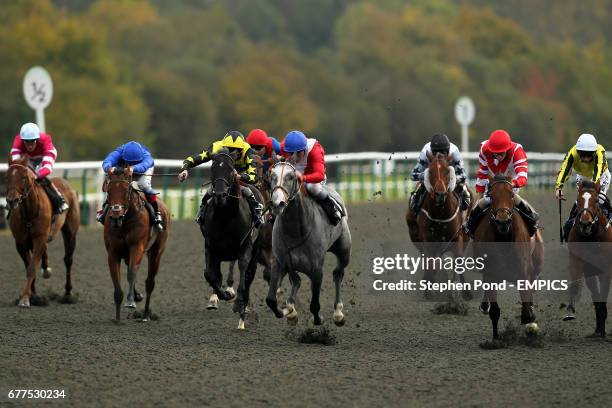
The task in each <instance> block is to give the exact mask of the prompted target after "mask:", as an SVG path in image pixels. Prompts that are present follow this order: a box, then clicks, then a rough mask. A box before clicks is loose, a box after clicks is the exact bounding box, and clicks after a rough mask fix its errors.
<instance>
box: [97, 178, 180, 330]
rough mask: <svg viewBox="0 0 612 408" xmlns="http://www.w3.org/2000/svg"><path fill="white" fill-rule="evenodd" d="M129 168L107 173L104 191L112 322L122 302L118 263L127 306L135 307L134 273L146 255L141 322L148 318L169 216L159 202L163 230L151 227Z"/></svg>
mask: <svg viewBox="0 0 612 408" xmlns="http://www.w3.org/2000/svg"><path fill="white" fill-rule="evenodd" d="M128 174H129V172H128V169H127V168H126V169H118V170H117V171H116V173H115V174H112V173H110V170H109V172H108V174H107V180H106V182H105V189H106V192H107V194H108V197H107V202H108V206H109V211H108V213H107V215H106V220H105V222H104V245H105V246H106V251H107V253H108V268H109V270H110V275H111V279H112V280H113V286H114V288H115V292H114V299H115V319H116V320H119V319H120V317H121V314H120V309H121V302H122V301H123V290H122V289H121V261H122V260H123V261H124V262H125V264H126V265H127V267H128V271H127V280H128V284H129V288H128V292H127V303H126V307H129V308H135V307H136V303H135V299H134V294H135V285H136V273H137V272H138V270H139V269H140V264H141V262H142V259H143V258H144V255H145V253H146V254H147V258H148V267H149V270H148V274H147V281H146V289H147V300H146V302H145V310H144V316H143V321H149V320H150V318H151V295H152V293H153V289H154V288H155V276H156V275H157V272H158V271H159V264H160V261H161V256H162V254H163V252H164V249H165V247H166V241H167V240H168V235H169V231H170V214H169V213H168V209H167V208H166V205H165V204H164V203H163V202H162V201H161V200H158V201H157V202H158V203H159V204H158V206H159V212H160V213H161V216H162V219H163V223H164V226H165V228H164V230H163V231H159V230H158V229H157V228H153V227H152V223H151V213H150V212H149V210H148V209H147V208H146V200H145V198H144V195H143V193H141V192H140V191H138V190H137V189H135V188H134V186H133V184H132V177H131V175H128Z"/></svg>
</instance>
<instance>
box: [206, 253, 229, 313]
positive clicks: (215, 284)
mask: <svg viewBox="0 0 612 408" xmlns="http://www.w3.org/2000/svg"><path fill="white" fill-rule="evenodd" d="M205 252H206V255H205V258H206V266H205V269H204V279H206V282H208V284H209V285H210V287H211V288H212V290H213V291H214V295H216V296H217V297H218V298H219V299H221V300H229V299H231V298H232V296H231V294H230V293H228V292H225V291H224V290H223V289H221V284H222V281H223V276H222V275H221V261H219V260H218V259H216V258H215V259H213V255H212V254H211V253H210V251H209V250H208V249H206V250H205ZM211 301H212V297H211ZM217 301H218V300H217ZM211 308H212V309H216V308H217V307H216V305H215V307H211V305H210V304H209V306H208V309H211Z"/></svg>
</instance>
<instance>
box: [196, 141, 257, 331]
mask: <svg viewBox="0 0 612 408" xmlns="http://www.w3.org/2000/svg"><path fill="white" fill-rule="evenodd" d="M211 183H212V193H213V194H212V195H213V197H212V198H211V199H210V202H209V203H208V205H206V209H205V213H204V222H203V223H202V224H201V225H200V230H201V232H202V235H203V236H204V253H205V258H206V266H205V270H204V277H205V278H206V281H207V282H208V283H209V284H210V286H211V287H212V289H213V291H214V292H215V294H216V295H217V297H218V298H219V299H221V300H231V299H233V298H234V296H232V294H231V293H230V292H229V291H228V290H223V289H222V288H221V283H222V279H223V276H222V274H221V262H224V261H238V269H239V271H240V282H239V284H238V291H237V296H236V299H235V301H234V307H233V310H234V312H237V313H239V314H240V321H239V322H238V329H240V330H243V329H244V321H245V318H246V306H247V305H248V303H249V289H250V287H251V283H252V282H253V279H254V277H255V271H256V269H257V256H256V254H257V251H258V250H259V242H260V241H259V239H258V237H259V234H258V230H257V229H255V228H254V227H253V220H252V217H251V210H250V208H249V204H248V202H247V200H246V198H245V197H242V194H241V185H240V183H239V181H238V179H237V176H236V172H235V170H234V158H233V157H232V156H231V155H230V153H229V151H228V150H227V149H221V150H219V152H217V153H216V154H215V155H214V157H213V159H212V166H211ZM249 188H251V189H252V191H253V193H254V194H256V197H257V196H259V199H260V201H261V197H260V193H259V191H258V190H257V189H256V188H254V187H249Z"/></svg>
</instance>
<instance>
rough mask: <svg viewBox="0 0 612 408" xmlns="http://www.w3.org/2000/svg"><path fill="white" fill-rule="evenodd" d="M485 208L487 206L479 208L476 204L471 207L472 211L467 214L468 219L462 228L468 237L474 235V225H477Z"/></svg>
mask: <svg viewBox="0 0 612 408" xmlns="http://www.w3.org/2000/svg"><path fill="white" fill-rule="evenodd" d="M486 209H487V207H485V208H480V206H479V205H476V206H474V208H472V211H470V215H469V216H468V219H467V220H466V221H465V224H463V230H464V231H465V232H466V233H467V234H468V235H469V236H470V237H474V233H475V232H476V227H477V226H478V223H479V222H480V218H481V217H482V214H483V213H484V212H485V210H486Z"/></svg>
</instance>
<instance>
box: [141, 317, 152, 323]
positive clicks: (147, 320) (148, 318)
mask: <svg viewBox="0 0 612 408" xmlns="http://www.w3.org/2000/svg"><path fill="white" fill-rule="evenodd" d="M142 321H143V322H145V323H146V322H150V321H151V318H150V317H149V316H145V317H143V319H142Z"/></svg>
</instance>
